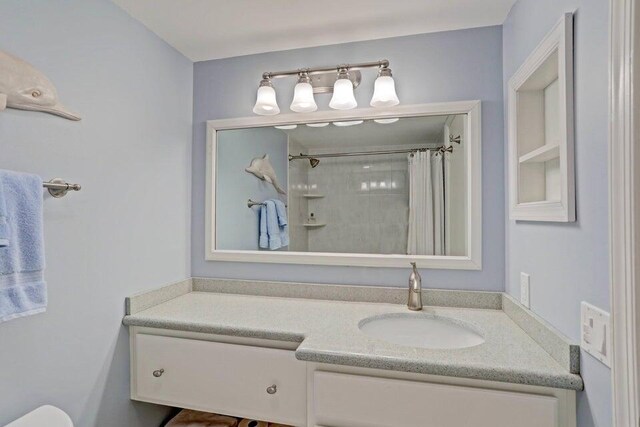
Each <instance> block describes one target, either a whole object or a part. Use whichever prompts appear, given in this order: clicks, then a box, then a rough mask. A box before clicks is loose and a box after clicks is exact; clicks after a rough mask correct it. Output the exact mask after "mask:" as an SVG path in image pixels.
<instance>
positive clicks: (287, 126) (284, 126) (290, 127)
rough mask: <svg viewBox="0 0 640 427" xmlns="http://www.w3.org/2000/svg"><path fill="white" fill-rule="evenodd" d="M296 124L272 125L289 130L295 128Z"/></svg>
mask: <svg viewBox="0 0 640 427" xmlns="http://www.w3.org/2000/svg"><path fill="white" fill-rule="evenodd" d="M297 127H298V125H282V126H274V128H276V129H281V130H291V129H295V128H297Z"/></svg>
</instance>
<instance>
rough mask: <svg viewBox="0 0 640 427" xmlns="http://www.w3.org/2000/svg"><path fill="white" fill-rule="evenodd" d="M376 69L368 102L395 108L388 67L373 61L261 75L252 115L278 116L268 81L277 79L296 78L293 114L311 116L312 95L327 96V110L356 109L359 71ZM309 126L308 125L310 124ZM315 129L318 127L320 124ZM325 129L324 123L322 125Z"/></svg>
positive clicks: (381, 62)
mask: <svg viewBox="0 0 640 427" xmlns="http://www.w3.org/2000/svg"><path fill="white" fill-rule="evenodd" d="M374 67H375V68H377V69H378V77H377V79H376V81H375V84H374V86H375V87H374V94H373V98H372V99H371V103H370V104H371V106H373V107H391V106H394V105H398V104H399V103H400V101H399V100H398V95H397V94H396V90H395V83H394V80H393V77H392V75H391V69H390V68H389V61H388V60H386V59H382V60H380V61H374V62H362V63H357V64H344V65H338V66H333V67H314V68H300V69H298V70H288V71H276V72H265V73H263V74H262V80H261V81H260V86H259V87H258V94H257V97H256V104H255V106H254V107H253V112H254V113H256V114H258V115H261V116H271V115H275V114H278V113H280V108H279V107H278V103H277V100H276V91H275V89H274V88H273V84H272V83H271V80H272V79H274V78H279V77H291V76H297V77H298V81H297V83H296V86H295V88H294V95H293V100H292V101H291V105H290V108H291V110H292V111H295V112H297V113H311V112H314V111H316V110H317V109H318V105H317V104H316V101H315V99H314V94H315V93H331V92H333V96H332V97H331V101H330V102H329V107H331V108H333V109H336V110H349V109H352V108H355V107H357V106H358V103H357V101H356V98H355V96H354V93H353V91H354V89H355V88H356V87H358V85H359V84H360V80H361V76H362V74H361V73H360V70H361V69H364V68H374ZM310 125H311V124H310ZM317 125H318V126H313V125H311V127H321V126H319V125H320V123H318V124H317ZM325 126H326V124H325Z"/></svg>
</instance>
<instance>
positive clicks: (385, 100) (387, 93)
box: [370, 67, 400, 107]
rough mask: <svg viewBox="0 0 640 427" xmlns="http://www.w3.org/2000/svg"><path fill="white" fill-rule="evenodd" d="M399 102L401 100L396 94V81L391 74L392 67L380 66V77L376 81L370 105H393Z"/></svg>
mask: <svg viewBox="0 0 640 427" xmlns="http://www.w3.org/2000/svg"><path fill="white" fill-rule="evenodd" d="M399 103H400V100H399V99H398V95H397V94H396V83H395V82H394V81H393V77H392V76H391V69H390V68H388V67H380V70H378V78H377V79H376V82H375V83H374V88H373V98H371V104H370V105H371V106H372V107H393V106H394V105H398V104H399Z"/></svg>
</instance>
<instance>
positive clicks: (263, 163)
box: [245, 154, 287, 194]
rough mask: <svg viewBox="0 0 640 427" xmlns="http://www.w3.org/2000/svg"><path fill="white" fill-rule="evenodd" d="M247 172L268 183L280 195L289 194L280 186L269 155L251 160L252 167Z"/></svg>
mask: <svg viewBox="0 0 640 427" xmlns="http://www.w3.org/2000/svg"><path fill="white" fill-rule="evenodd" d="M245 171H247V172H249V173H252V174H254V175H255V176H257V177H258V178H260V179H262V180H263V181H267V182H268V183H270V184H271V185H273V187H274V188H275V189H276V191H277V192H278V193H280V194H287V193H286V192H285V191H284V190H283V189H282V188H280V186H279V185H278V178H277V177H276V171H275V170H273V166H271V162H270V161H269V155H268V154H265V155H264V156H262V157H256V158H255V159H253V160H251V165H250V166H249V167H248V168H246V169H245Z"/></svg>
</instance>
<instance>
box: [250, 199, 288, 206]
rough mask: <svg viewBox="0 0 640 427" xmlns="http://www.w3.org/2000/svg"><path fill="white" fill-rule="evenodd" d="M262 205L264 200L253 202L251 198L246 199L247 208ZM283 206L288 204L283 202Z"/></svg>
mask: <svg viewBox="0 0 640 427" xmlns="http://www.w3.org/2000/svg"><path fill="white" fill-rule="evenodd" d="M262 205H264V202H254V201H253V200H251V199H249V200H247V207H248V208H252V207H254V206H262ZM284 207H285V208H288V207H289V206H288V205H286V204H285V205H284Z"/></svg>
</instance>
